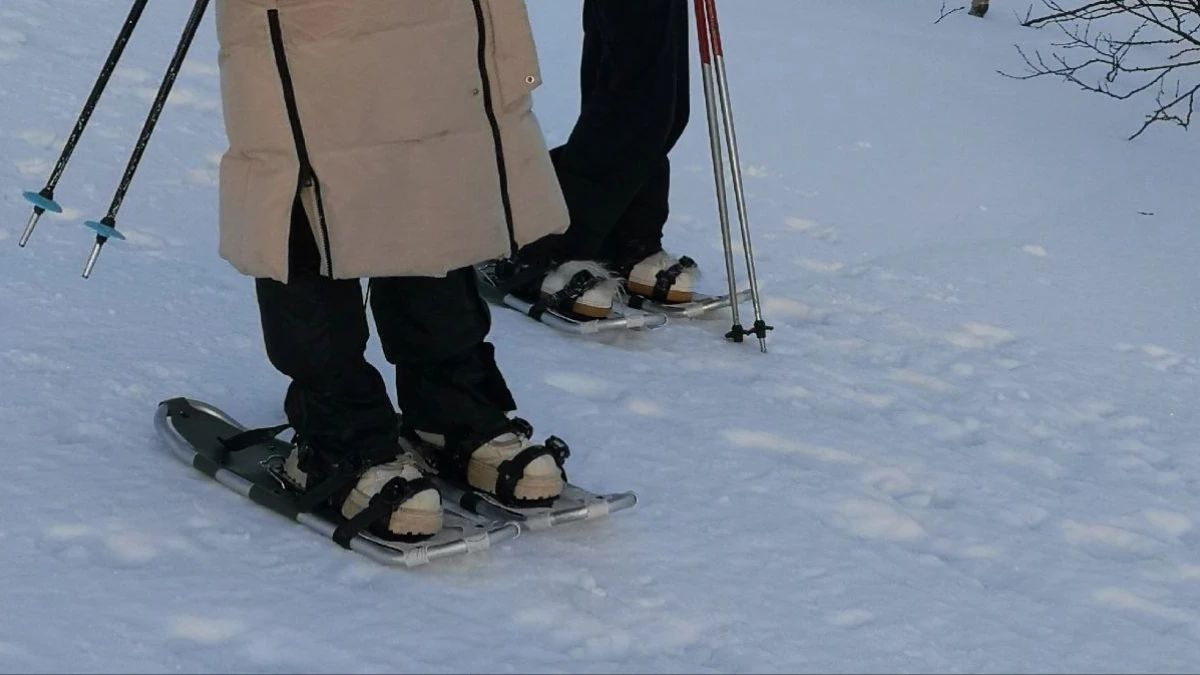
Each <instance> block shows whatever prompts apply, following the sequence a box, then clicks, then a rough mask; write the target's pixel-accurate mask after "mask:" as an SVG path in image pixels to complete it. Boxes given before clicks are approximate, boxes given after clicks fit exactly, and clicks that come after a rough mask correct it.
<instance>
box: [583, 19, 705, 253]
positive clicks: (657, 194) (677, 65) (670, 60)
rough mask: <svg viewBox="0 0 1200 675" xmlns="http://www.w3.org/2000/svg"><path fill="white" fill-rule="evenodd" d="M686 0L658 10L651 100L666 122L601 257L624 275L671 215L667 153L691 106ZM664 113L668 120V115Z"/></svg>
mask: <svg viewBox="0 0 1200 675" xmlns="http://www.w3.org/2000/svg"><path fill="white" fill-rule="evenodd" d="M688 16H689V14H688V4H687V0H666V5H665V7H664V9H663V12H662V13H661V14H659V15H658V17H659V19H660V20H661V21H662V22H663V25H662V26H661V27H660V28H661V30H662V34H663V48H662V51H661V53H660V54H659V55H658V60H657V61H656V67H657V68H658V69H660V71H661V72H660V79H659V82H660V83H661V84H662V86H663V87H664V92H663V95H661V96H659V97H656V98H654V99H652V101H653V102H654V103H657V104H658V105H659V106H660V109H659V115H661V117H660V119H663V120H668V121H667V122H666V127H665V133H664V135H663V138H662V140H661V143H659V144H658V145H656V146H655V147H656V150H657V154H656V155H655V165H654V166H653V167H652V168H651V169H650V171H649V172H648V173H647V174H646V176H645V178H644V180H643V181H642V183H641V185H640V187H639V189H638V191H637V193H636V194H635V195H634V196H633V197H632V199H630V201H629V203H628V206H627V207H626V209H625V211H624V212H623V213H622V214H621V217H620V219H619V220H618V221H617V223H616V225H615V226H614V227H613V229H612V231H611V232H610V233H609V235H608V237H607V239H606V240H605V242H604V246H603V249H602V252H601V260H602V261H604V262H606V263H610V264H615V265H616V266H617V267H618V268H622V267H624V268H626V269H624V270H623V271H622V273H623V274H624V275H627V274H628V269H627V267H628V265H630V264H632V263H633V262H636V260H631V258H632V257H637V259H638V260H640V259H641V258H644V257H646V256H648V255H650V254H653V253H656V252H658V251H660V250H661V249H662V237H663V228H664V226H665V225H666V222H667V218H668V216H669V215H670V189H671V163H670V160H669V159H668V156H669V154H670V153H671V151H672V150H673V149H674V148H675V144H676V143H677V142H678V141H679V138H680V137H681V136H682V135H683V132H684V131H685V130H686V129H687V125H688V120H689V116H690V113H691V110H690V98H689V97H690V96H691V89H690V82H689V78H690V69H689V67H690V58H691V52H690V48H689V47H690V44H691V43H690V41H689V37H688V36H689V31H690V24H689V21H688ZM668 118H669V119H668Z"/></svg>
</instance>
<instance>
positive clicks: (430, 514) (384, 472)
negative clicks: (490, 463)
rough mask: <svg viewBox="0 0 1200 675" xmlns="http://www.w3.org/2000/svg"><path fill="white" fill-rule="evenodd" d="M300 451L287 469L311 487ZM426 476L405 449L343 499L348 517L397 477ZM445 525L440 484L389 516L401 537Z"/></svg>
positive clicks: (361, 479)
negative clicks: (302, 465) (439, 489)
mask: <svg viewBox="0 0 1200 675" xmlns="http://www.w3.org/2000/svg"><path fill="white" fill-rule="evenodd" d="M301 463H302V462H301V459H300V451H299V450H297V449H293V450H292V452H291V453H289V454H288V456H287V459H286V460H284V463H283V470H284V473H285V474H286V475H287V477H288V479H289V480H291V481H292V482H293V483H295V484H296V485H297V486H298V487H299V488H301V489H302V490H303V489H308V488H309V484H308V480H309V476H308V474H307V473H306V472H305V471H303V470H302V469H301V468H300V464H301ZM423 476H424V474H423V473H421V470H420V469H419V468H418V467H417V464H416V462H415V461H414V460H413V459H412V457H411V456H410V455H409V454H408V453H401V454H400V455H399V456H397V458H396V459H395V460H393V461H391V462H388V463H386V464H379V465H376V466H372V467H371V468H369V469H367V470H366V471H365V472H364V473H363V474H362V476H360V477H359V479H358V482H357V483H356V484H355V485H354V488H353V489H351V490H350V493H349V494H348V495H347V496H346V497H345V499H344V500H343V501H342V505H341V509H340V510H341V513H342V517H344V518H347V519H349V518H353V517H354V516H356V515H358V514H359V513H361V512H362V511H363V509H365V508H367V505H368V504H370V503H371V498H372V497H374V496H375V495H377V494H379V492H380V491H381V490H383V488H384V486H386V485H387V484H388V482H389V481H391V480H392V479H393V478H402V479H405V480H409V481H415V480H418V479H420V478H422V477H423ZM441 529H442V497H441V495H440V494H439V493H438V491H437V489H436V488H429V489H426V490H421V491H420V492H417V493H416V494H415V495H413V496H411V497H409V498H408V499H406V500H405V501H403V502H402V503H400V504H399V505H398V506H397V507H396V510H395V511H393V512H392V515H391V517H390V518H389V519H388V527H387V530H388V534H391V535H394V536H399V537H422V536H432V535H435V534H437V533H438V532H440V531H441Z"/></svg>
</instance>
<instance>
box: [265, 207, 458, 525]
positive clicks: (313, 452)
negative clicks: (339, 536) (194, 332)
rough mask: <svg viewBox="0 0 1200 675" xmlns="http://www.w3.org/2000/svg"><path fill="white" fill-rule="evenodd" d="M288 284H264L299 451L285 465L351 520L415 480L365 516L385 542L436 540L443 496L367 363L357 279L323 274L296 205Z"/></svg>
mask: <svg viewBox="0 0 1200 675" xmlns="http://www.w3.org/2000/svg"><path fill="white" fill-rule="evenodd" d="M289 246H290V251H291V258H292V259H291V261H290V263H291V264H290V268H291V273H290V275H289V279H288V282H287V283H280V282H278V281H274V280H271V279H256V280H255V287H256V291H257V298H258V305H259V314H260V318H261V322H262V331H263V340H264V342H265V344H266V350H267V356H268V358H269V359H270V361H271V364H272V365H273V366H275V368H276V369H277V370H279V372H281V373H283V374H284V375H286V376H287V377H289V378H290V379H291V382H290V384H289V386H288V391H287V395H286V398H285V400H284V411H285V413H286V415H287V418H288V422H289V423H290V424H291V425H292V427H293V429H295V431H296V437H295V440H296V448H295V450H294V451H293V452H292V453H291V455H289V457H288V458H287V460H286V461H285V463H284V469H285V471H286V473H287V475H288V477H289V478H290V479H291V480H292V481H293V482H294V483H296V484H297V485H298V486H299V487H301V488H302V489H305V490H309V489H324V488H325V487H328V486H329V485H333V489H332V492H331V493H330V494H329V502H330V503H331V504H332V505H334V507H335V508H337V509H338V510H339V511H340V513H341V514H342V516H343V517H345V518H353V517H355V516H357V515H359V514H360V513H362V512H363V511H365V510H366V509H367V508H368V505H369V504H370V502H371V499H372V497H374V496H375V495H376V494H377V493H378V492H380V491H381V490H382V489H383V488H384V487H385V486H387V485H388V484H392V483H393V482H395V481H402V482H404V483H406V484H407V486H408V488H409V490H407V496H406V497H404V498H403V499H402V500H401V501H400V503H398V504H392V505H390V506H389V505H383V506H382V507H375V509H374V510H373V512H376V513H378V515H376V516H372V515H370V514H368V515H366V516H364V518H367V519H369V520H371V521H372V522H369V523H365V524H364V527H368V528H369V529H371V531H372V532H374V533H375V534H376V535H378V536H382V537H391V536H400V537H404V536H413V535H415V536H428V535H432V534H435V533H436V532H437V531H438V530H440V529H441V523H442V511H441V499H440V497H439V495H438V493H437V491H436V489H434V488H433V487H432V486H431V485H429V484H428V483H427V481H424V480H423V479H422V476H421V473H420V471H419V470H418V469H417V468H416V466H415V464H413V463H412V462H411V460H408V459H406V458H401V457H400V445H399V439H398V436H399V430H398V427H397V420H396V412H395V408H394V407H393V406H392V402H391V399H390V398H389V397H388V393H387V388H386V386H385V384H384V381H383V377H382V376H381V375H380V374H379V371H378V370H376V369H375V368H374V367H373V366H372V365H371V364H370V363H368V362H367V360H366V357H365V352H366V346H367V339H368V336H369V332H368V327H367V322H366V312H365V310H364V308H363V301H362V287H361V285H360V284H359V282H358V281H357V280H332V279H329V278H328V277H324V276H321V274H320V272H319V270H318V265H319V256H318V254H317V249H316V241H315V238H314V237H313V234H312V229H311V227H310V225H309V223H308V221H307V219H306V218H305V217H304V210H303V209H302V208H300V206H299V204H297V205H296V206H295V207H294V208H293V221H292V230H291V238H290V242H289Z"/></svg>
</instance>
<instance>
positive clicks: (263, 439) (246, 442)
mask: <svg viewBox="0 0 1200 675" xmlns="http://www.w3.org/2000/svg"><path fill="white" fill-rule="evenodd" d="M291 428H292V425H291V424H279V425H276V426H273V427H262V428H260V429H247V430H246V431H243V432H241V433H237V434H234V435H232V436H230V437H229V438H220V439H217V440H219V441H220V442H221V447H220V448H219V449H218V451H217V452H215V453H213V454H214V455H215V456H214V457H213V460H214V461H216V462H217V463H219V464H225V463H226V462H228V461H229V455H231V454H232V453H235V452H240V451H242V450H246V449H248V448H253V447H255V446H257V445H262V444H263V443H269V442H271V441H272V440H273V439H274V438H275V437H276V436H278V435H279V434H282V433H283V432H285V431H287V430H288V429H291Z"/></svg>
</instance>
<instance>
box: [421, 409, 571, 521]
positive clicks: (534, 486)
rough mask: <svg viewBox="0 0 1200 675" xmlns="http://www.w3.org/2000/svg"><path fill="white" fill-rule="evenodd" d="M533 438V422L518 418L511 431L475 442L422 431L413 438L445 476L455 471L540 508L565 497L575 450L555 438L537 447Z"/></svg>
mask: <svg viewBox="0 0 1200 675" xmlns="http://www.w3.org/2000/svg"><path fill="white" fill-rule="evenodd" d="M532 434H533V428H532V427H531V426H530V425H529V423H528V422H525V421H524V420H521V419H514V420H512V422H511V428H510V429H509V430H507V431H504V432H502V433H499V434H494V435H493V434H490V433H488V434H482V435H480V436H477V437H475V438H463V439H458V440H450V441H448V440H447V437H446V436H444V435H441V434H435V433H430V432H425V431H419V430H418V431H413V432H411V434H408V435H410V436H415V439H414V440H416V441H418V442H420V443H424V444H425V445H426V446H428V447H429V448H431V449H432V453H431V454H432V455H434V456H435V457H436V458H437V463H438V465H439V471H440V472H447V473H450V474H451V475H453V476H455V477H456V478H458V479H459V480H463V481H465V482H466V483H467V484H468V485H470V486H471V487H473V488H475V489H476V490H479V491H481V492H485V493H487V494H489V495H492V496H493V497H496V498H497V499H498V500H499V501H500V502H501V503H504V504H508V505H510V506H537V505H544V504H548V503H550V502H552V501H553V500H554V499H556V498H557V497H558V496H559V495H561V494H562V491H563V487H564V485H565V484H566V476H565V473H564V471H563V463H564V462H565V461H566V459H567V457H568V456H569V455H570V450H569V449H568V448H567V445H566V443H563V442H562V441H561V440H559V439H557V438H555V437H550V438H549V439H547V441H546V442H545V443H544V444H541V445H537V444H534V443H533V442H532V441H531V440H530V436H532ZM480 438H485V439H486V440H482V441H481V440H480Z"/></svg>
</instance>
